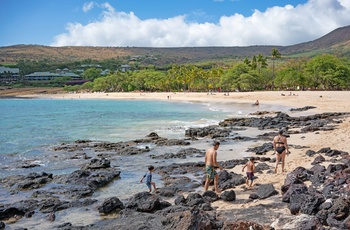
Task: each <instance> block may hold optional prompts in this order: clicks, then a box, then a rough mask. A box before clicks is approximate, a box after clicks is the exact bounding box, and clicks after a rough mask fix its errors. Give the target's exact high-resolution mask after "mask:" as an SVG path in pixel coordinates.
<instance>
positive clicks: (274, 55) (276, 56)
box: [272, 48, 281, 89]
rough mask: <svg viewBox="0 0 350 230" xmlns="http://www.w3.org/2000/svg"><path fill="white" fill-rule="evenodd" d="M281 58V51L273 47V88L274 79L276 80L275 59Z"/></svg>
mask: <svg viewBox="0 0 350 230" xmlns="http://www.w3.org/2000/svg"><path fill="white" fill-rule="evenodd" d="M276 58H281V53H280V52H279V51H278V49H276V48H273V49H272V89H273V88H274V83H273V82H274V80H275V59H276Z"/></svg>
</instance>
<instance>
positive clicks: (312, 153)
mask: <svg viewBox="0 0 350 230" xmlns="http://www.w3.org/2000/svg"><path fill="white" fill-rule="evenodd" d="M299 109H300V111H303V110H304V109H305V108H299ZM306 109H308V108H306ZM348 116H350V113H322V114H316V115H310V116H302V117H290V116H289V115H287V114H285V113H280V112H277V114H276V115H275V116H265V113H261V114H259V115H258V116H256V115H252V117H249V118H231V119H226V120H224V121H222V122H220V123H219V124H218V125H214V126H208V127H204V128H195V129H194V128H190V129H188V130H186V133H185V135H186V138H185V139H179V140H178V139H166V138H162V137H159V136H158V135H157V134H156V133H151V134H149V135H148V136H147V137H145V138H144V139H140V140H133V141H128V142H118V143H110V142H92V141H89V140H77V141H76V142H75V143H66V144H62V145H60V146H55V147H54V150H55V151H64V152H69V153H72V154H71V157H72V159H73V158H75V159H76V158H78V159H79V160H80V161H81V165H80V169H78V170H75V171H74V172H72V173H69V174H64V175H53V174H51V173H45V172H42V173H29V174H27V175H15V176H9V177H6V178H1V179H0V181H1V184H2V186H3V187H6V188H8V189H9V190H10V192H11V193H13V194H21V193H23V194H24V193H25V194H30V195H29V196H27V198H24V199H23V200H20V201H17V202H14V203H11V204H1V205H0V221H1V222H0V229H6V227H5V226H11V225H14V224H13V223H16V221H18V220H23V219H24V220H25V219H29V218H33V217H35V216H36V215H41V216H42V215H44V216H45V217H46V219H43V220H42V221H48V222H50V223H52V224H51V226H52V229H62V230H63V229H64V230H68V229H71V230H73V229H106V230H107V229H181V230H182V229H249V228H250V227H251V228H252V229H255V230H257V229H349V228H350V217H349V213H350V198H349V195H350V187H349V184H350V156H349V153H348V152H345V151H340V150H336V149H332V148H331V147H329V148H322V149H309V148H308V147H307V146H293V145H291V150H292V151H293V148H295V149H296V148H299V149H305V155H306V156H308V157H310V158H314V160H313V163H312V164H313V166H312V167H311V168H304V167H297V168H295V169H294V170H293V171H291V172H289V173H288V174H287V176H286V178H285V179H284V183H283V185H282V187H281V188H276V187H274V185H273V184H269V183H267V184H264V183H260V184H259V183H257V184H255V187H254V188H253V189H247V188H246V187H245V186H244V184H245V178H244V177H243V175H242V174H237V173H234V172H231V171H230V169H233V168H235V167H236V166H239V165H244V164H245V163H246V161H247V159H239V160H228V161H224V162H220V163H221V165H222V166H223V168H224V170H223V171H220V173H219V188H220V189H221V190H223V192H222V193H221V194H220V195H219V196H218V195H217V194H215V193H214V192H213V191H207V192H205V193H202V192H198V189H201V187H202V185H203V183H204V166H205V165H204V162H187V163H173V164H170V165H166V166H160V167H156V172H157V173H158V174H159V175H161V177H162V180H163V181H164V186H163V187H161V188H159V193H157V194H153V193H152V194H151V193H148V192H142V193H137V194H130V198H129V199H128V200H127V201H124V202H123V201H121V200H120V199H119V198H118V197H109V198H107V199H105V200H104V201H102V202H101V201H98V200H96V199H92V198H91V196H92V195H93V194H94V192H96V191H97V190H98V189H100V188H103V187H104V186H107V185H108V184H109V183H111V182H112V181H114V180H118V179H119V178H120V173H121V172H120V169H119V168H118V167H115V166H113V164H111V162H113V160H114V158H115V156H120V155H123V156H131V155H136V154H137V155H139V154H141V155H142V154H144V153H145V152H148V151H149V150H150V149H149V147H145V148H137V145H138V144H140V143H143V144H145V143H151V144H153V145H156V146H174V145H178V146H185V147H186V148H184V149H183V150H181V151H179V152H176V153H166V154H163V155H160V156H151V157H153V159H168V158H186V157H187V156H194V157H201V158H203V157H204V154H205V153H204V152H203V151H202V150H199V149H196V148H191V147H190V145H191V142H196V140H197V139H198V138H207V139H209V140H214V139H215V140H219V141H221V142H226V141H228V140H232V139H233V138H232V137H231V136H230V133H232V132H234V131H235V130H237V129H242V128H245V127H257V128H259V129H260V130H266V131H267V132H266V133H264V134H263V135H260V136H257V137H256V138H257V139H259V140H263V141H266V143H264V144H263V145H261V146H258V147H255V148H250V149H248V150H247V151H250V152H255V153H256V155H257V157H256V159H257V160H256V167H257V173H256V176H257V177H259V176H260V175H262V174H271V176H272V175H273V170H272V168H271V166H270V165H269V164H268V163H274V162H275V161H276V159H275V158H274V157H273V156H267V155H266V153H267V152H268V151H271V149H272V144H271V140H272V138H273V136H274V135H276V132H273V131H271V130H276V129H281V128H282V129H284V130H285V131H286V134H287V135H288V136H289V135H293V134H300V133H308V132H320V131H326V132H327V131H330V130H334V129H336V128H337V124H339V123H341V122H342V121H343V119H344V118H345V117H348ZM297 129H298V131H296V130H297ZM235 138H239V139H240V140H241V141H244V140H251V138H247V137H235ZM82 149H89V150H91V151H92V152H94V154H95V155H94V157H91V156H87V155H86V154H84V153H83V151H81V150H82ZM306 149H307V150H306ZM325 161H328V162H329V165H328V167H325V166H323V165H321V163H322V162H325ZM18 167H28V168H29V167H40V165H36V164H35V163H29V164H26V165H25V166H24V165H23V164H22V165H19V166H18ZM188 175H191V176H190V177H189V176H188ZM279 191H281V192H279ZM243 193H244V194H245V196H241V194H243ZM24 197H25V196H24ZM242 197H244V198H242ZM259 200H264V201H265V202H266V203H262V204H259V205H256V206H250V207H249V208H244V206H245V205H246V204H250V203H254V202H257V201H259ZM267 201H268V202H267ZM222 202H225V203H228V204H239V205H241V206H242V207H243V208H239V209H232V210H230V211H228V210H218V209H217V204H219V203H222ZM77 207H84V208H85V209H88V210H90V211H91V212H96V215H100V216H101V220H99V221H97V222H95V223H93V224H89V225H85V226H74V225H72V224H71V223H69V222H66V223H59V224H58V223H57V224H56V222H55V215H56V214H57V213H59V212H61V211H63V210H68V211H69V210H70V209H73V208H77ZM286 210H288V212H286ZM16 229H25V228H16Z"/></svg>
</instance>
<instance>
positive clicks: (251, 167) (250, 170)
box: [242, 157, 255, 188]
mask: <svg viewBox="0 0 350 230" xmlns="http://www.w3.org/2000/svg"><path fill="white" fill-rule="evenodd" d="M254 160H255V159H254V157H251V158H250V159H249V161H248V162H247V164H245V165H244V166H243V168H242V172H244V169H245V168H246V167H247V171H246V173H247V180H246V184H247V186H248V187H249V188H251V187H252V186H253V181H254V173H255V164H254ZM249 181H250V183H249Z"/></svg>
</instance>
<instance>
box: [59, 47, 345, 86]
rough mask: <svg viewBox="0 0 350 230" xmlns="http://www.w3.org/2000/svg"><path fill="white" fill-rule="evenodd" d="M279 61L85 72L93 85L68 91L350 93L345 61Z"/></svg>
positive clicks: (256, 59)
mask: <svg viewBox="0 0 350 230" xmlns="http://www.w3.org/2000/svg"><path fill="white" fill-rule="evenodd" d="M280 58H281V55H280V53H279V52H278V50H275V49H274V50H273V51H272V58H270V59H268V58H267V57H264V56H263V55H261V54H259V55H257V56H253V57H252V58H250V59H249V58H245V59H244V60H243V61H239V62H236V63H232V65H231V66H224V67H222V66H220V67H215V66H214V67H212V68H208V69H204V68H201V67H198V66H196V65H172V66H171V67H170V68H169V69H168V70H157V69H155V68H154V66H149V67H145V68H143V69H141V70H138V71H127V72H120V71H118V72H114V73H113V72H112V73H110V74H109V75H107V76H103V77H101V76H99V75H98V73H97V71H96V70H94V69H89V70H87V71H85V72H84V78H86V79H89V80H90V82H87V83H85V84H84V85H81V86H66V87H65V89H66V90H67V91H76V90H88V91H103V92H130V91H135V90H139V91H152V92H154V91H175V92H181V91H187V92H203V91H213V90H214V91H216V90H221V91H227V92H231V91H252V90H275V89H278V90H285V89H287V90H306V89H310V90H321V89H322V90H348V89H350V61H349V60H348V59H346V58H337V57H336V56H333V55H330V54H322V55H318V56H315V57H313V58H311V59H306V58H299V59H288V60H283V61H281V60H278V59H280ZM277 61H278V63H277ZM271 62H272V63H271Z"/></svg>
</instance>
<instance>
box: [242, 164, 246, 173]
mask: <svg viewBox="0 0 350 230" xmlns="http://www.w3.org/2000/svg"><path fill="white" fill-rule="evenodd" d="M246 166H247V164H245V165H244V166H243V168H242V172H244V169H245V167H246Z"/></svg>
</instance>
